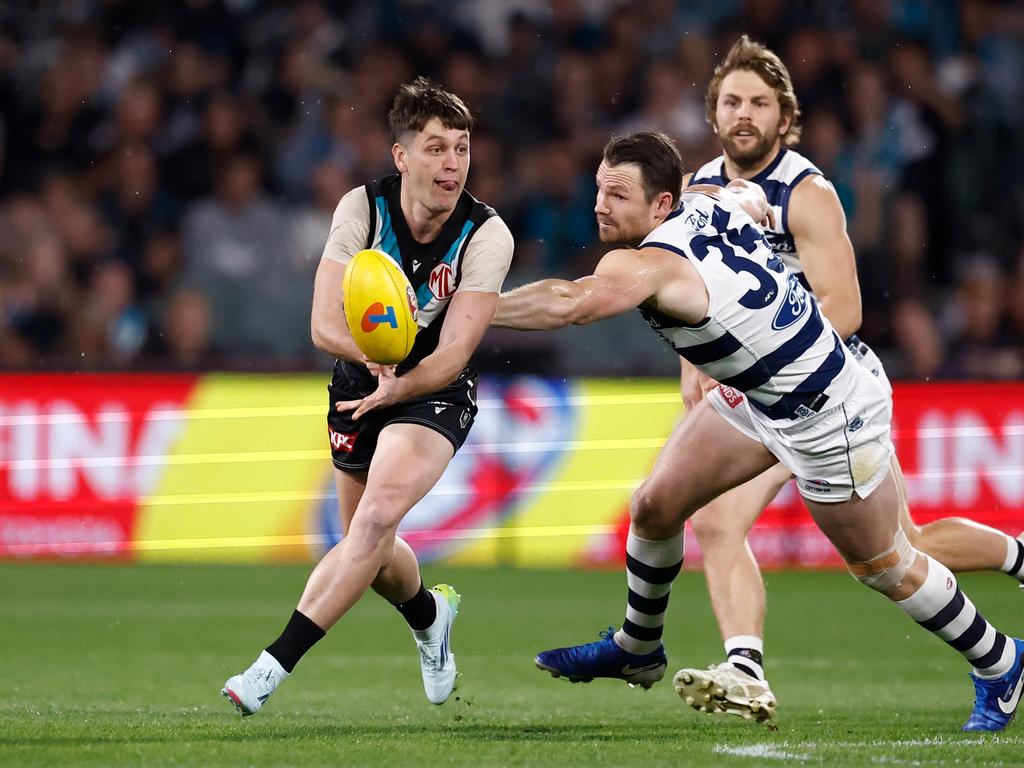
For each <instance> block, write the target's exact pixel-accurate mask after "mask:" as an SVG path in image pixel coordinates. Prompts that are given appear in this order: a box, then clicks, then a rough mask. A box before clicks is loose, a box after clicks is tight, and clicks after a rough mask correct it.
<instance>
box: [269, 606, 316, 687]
mask: <svg viewBox="0 0 1024 768" xmlns="http://www.w3.org/2000/svg"><path fill="white" fill-rule="evenodd" d="M326 634H327V633H326V632H324V631H323V630H322V629H320V627H318V626H317V625H316V624H315V623H314V622H313V620H312V619H310V618H309V617H307V616H304V615H303V614H301V613H299V612H298V611H293V612H292V617H291V618H290V619H288V624H287V626H286V627H285V628H284V632H282V633H281V636H280V637H279V638H277V640H275V641H274V642H272V643H271V644H270V645H268V646H267V653H269V654H270V655H271V656H273V657H274V658H275V659H277V660H278V661H279V662H281V666H282V667H284V671H285V672H288V673H290V672H291V671H292V670H293V669H295V665H296V664H298V663H299V659H301V658H302V657H303V656H305V655H306V651H308V650H309V649H310V648H312V647H313V646H314V645H316V644H317V642H318V641H319V640H320V638H321V637H323V636H324V635H326Z"/></svg>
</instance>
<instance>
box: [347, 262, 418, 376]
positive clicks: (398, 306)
mask: <svg viewBox="0 0 1024 768" xmlns="http://www.w3.org/2000/svg"><path fill="white" fill-rule="evenodd" d="M342 289H343V290H344V292H345V319H346V320H347V321H348V328H349V331H351V333H352V338H353V339H355V342H356V346H358V347H359V349H360V350H361V351H362V353H363V354H364V355H366V356H367V357H368V358H369V359H370V360H372V361H373V362H375V363H380V364H381V365H395V364H396V363H400V362H402V361H403V360H405V358H406V357H408V356H409V352H410V351H412V345H413V342H415V341H416V328H417V326H416V317H417V315H418V314H419V308H418V307H417V304H416V292H415V291H414V290H413V289H412V286H411V285H410V284H409V279H408V278H407V277H406V276H405V273H404V272H403V271H402V270H401V269H399V268H398V266H397V265H396V264H395V262H393V261H392V260H391V258H390V257H389V256H388V255H387V254H386V253H383V252H382V251H377V250H373V249H367V250H365V251H359V253H357V254H356V255H355V256H353V257H352V260H351V261H350V262H349V263H348V266H347V267H345V278H344V280H343V281H342Z"/></svg>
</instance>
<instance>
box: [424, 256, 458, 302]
mask: <svg viewBox="0 0 1024 768" xmlns="http://www.w3.org/2000/svg"><path fill="white" fill-rule="evenodd" d="M429 285H430V292H431V293H432V294H434V295H435V296H436V297H437V298H439V299H447V298H448V297H449V296H451V295H452V289H453V286H452V268H451V265H450V264H445V263H444V262H443V261H442V262H441V263H440V264H438V265H437V266H436V267H434V268H433V269H432V270H430V282H429Z"/></svg>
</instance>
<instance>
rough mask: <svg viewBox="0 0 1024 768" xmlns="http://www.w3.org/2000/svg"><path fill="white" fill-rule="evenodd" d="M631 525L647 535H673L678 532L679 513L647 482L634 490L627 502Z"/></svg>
mask: <svg viewBox="0 0 1024 768" xmlns="http://www.w3.org/2000/svg"><path fill="white" fill-rule="evenodd" d="M629 516H630V520H631V521H632V522H633V526H634V527H635V528H637V529H638V530H642V531H644V532H645V534H647V535H648V536H652V535H654V536H662V535H663V536H665V537H668V536H673V535H675V534H676V533H678V532H679V528H680V523H681V520H680V514H679V509H678V507H677V506H675V505H673V504H672V503H671V501H670V500H669V499H668V498H667V497H666V496H665V495H664V494H662V493H659V492H658V491H657V490H656V489H654V488H651V487H650V486H649V485H648V484H647V483H643V484H641V486H640V487H639V488H637V489H636V491H634V493H633V496H632V498H631V499H630V502H629Z"/></svg>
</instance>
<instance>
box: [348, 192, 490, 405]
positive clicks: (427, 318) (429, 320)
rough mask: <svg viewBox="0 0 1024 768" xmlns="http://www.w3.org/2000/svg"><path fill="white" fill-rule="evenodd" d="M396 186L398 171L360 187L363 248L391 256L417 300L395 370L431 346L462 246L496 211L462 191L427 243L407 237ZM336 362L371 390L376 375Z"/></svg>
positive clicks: (405, 367)
mask: <svg viewBox="0 0 1024 768" xmlns="http://www.w3.org/2000/svg"><path fill="white" fill-rule="evenodd" d="M401 189H402V177H401V176H400V175H399V174H392V175H390V176H385V177H384V178H382V179H379V180H377V181H373V182H371V183H369V184H367V185H366V186H365V190H366V196H367V198H368V200H369V204H370V229H369V234H368V236H367V238H366V244H365V247H366V248H375V249H377V250H379V251H383V252H384V253H386V254H387V255H388V256H390V257H391V259H392V260H393V261H394V262H395V264H397V265H398V267H399V269H401V270H402V271H403V272H404V273H405V275H406V277H408V278H409V283H410V284H411V285H412V288H413V290H414V291H415V292H416V301H417V304H418V305H419V317H418V325H419V330H418V331H417V333H416V342H415V343H414V344H413V348H412V351H411V352H410V353H409V356H408V357H407V358H406V359H405V360H403V361H402V362H401V363H399V365H398V368H397V372H398V374H399V375H401V374H403V373H405V372H406V371H408V370H409V369H411V368H413V367H414V366H415V365H416V364H417V363H419V362H420V360H422V359H423V358H425V357H426V356H427V355H429V354H430V353H432V352H433V351H434V350H435V349H437V343H438V340H439V339H440V336H441V326H442V324H443V323H444V318H445V315H446V314H447V311H448V302H449V301H450V300H451V297H452V296H453V295H454V293H455V289H456V288H457V287H458V285H459V282H460V280H461V277H462V259H463V257H464V256H465V253H466V248H467V247H468V246H469V243H470V240H472V238H473V235H474V234H476V232H477V231H478V230H479V229H480V225H481V224H483V223H484V222H485V221H487V220H488V219H489V218H490V217H491V216H495V215H496V213H495V211H494V209H493V208H491V207H490V206H488V205H485V204H484V203H481V202H480V201H479V200H477V199H476V198H474V197H473V196H472V195H470V194H469V193H468V192H466V191H465V190H463V192H462V195H461V196H460V197H459V200H458V202H457V203H456V205H455V210H453V211H452V213H451V215H450V216H449V217H448V220H447V221H446V222H445V223H444V225H443V226H442V227H441V232H440V233H439V234H438V236H437V237H436V238H434V239H433V240H432V241H431V242H429V243H420V242H417V241H416V239H415V238H414V237H413V236H412V232H411V230H410V229H409V225H408V224H407V223H406V221H405V216H404V215H403V214H402V205H401V197H400V195H401ZM339 365H343V366H344V367H345V369H346V371H347V372H348V374H349V376H350V377H352V378H353V379H354V380H356V381H357V382H361V383H363V384H367V385H370V388H371V389H372V388H373V387H375V386H376V379H374V378H373V377H372V376H371V375H370V374H369V373H368V372H367V370H366V368H365V367H364V366H362V365H356V364H352V363H346V362H344V361H339ZM465 373H466V372H465V371H464V372H463V374H465Z"/></svg>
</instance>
